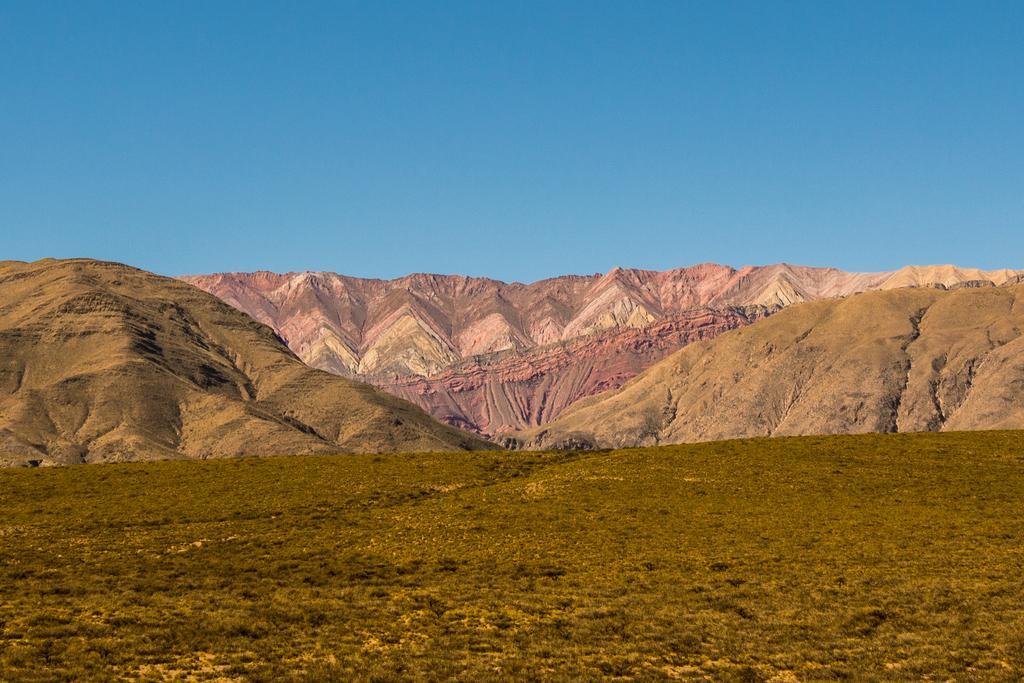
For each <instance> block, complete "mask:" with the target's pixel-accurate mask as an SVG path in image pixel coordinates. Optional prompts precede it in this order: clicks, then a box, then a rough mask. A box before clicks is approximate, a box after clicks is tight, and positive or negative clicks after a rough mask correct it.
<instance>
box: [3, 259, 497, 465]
mask: <svg viewBox="0 0 1024 683" xmlns="http://www.w3.org/2000/svg"><path fill="white" fill-rule="evenodd" d="M483 445H484V443H483V442H482V441H479V440H477V439H475V438H472V437H470V436H468V435H466V434H464V433H461V432H458V431H456V430H454V429H452V428H449V427H446V426H443V425H441V424H439V423H437V422H435V421H434V420H432V419H430V418H429V417H428V416H427V415H426V414H425V413H423V412H422V411H420V410H419V409H417V408H415V407H414V406H412V405H411V404H409V403H407V402H405V401H402V400H399V399H396V398H393V397H391V396H388V395H387V394H384V393H383V392H381V391H379V390H377V389H374V388H372V387H369V386H366V385H362V384H358V383H356V382H353V381H350V380H346V379H342V378H340V377H336V376H334V375H331V374H328V373H326V372H321V371H318V370H312V369H310V368H309V367H307V366H305V365H304V364H303V363H302V362H301V361H299V359H298V358H296V357H295V355H294V354H293V353H292V352H291V351H289V350H288V348H287V347H286V346H285V345H284V343H283V342H282V341H281V340H280V339H279V338H277V337H276V336H275V335H274V333H273V332H272V331H271V329H270V328H268V327H266V326H264V325H262V324H260V323H257V322H255V321H254V320H252V319H251V318H249V317H248V316H247V315H245V314H243V313H241V312H239V311H237V310H235V309H234V308H232V307H230V306H228V305H227V304H224V303H223V302H221V301H220V300H218V299H217V298H216V297H213V296H211V295H209V294H206V293H205V292H202V291H201V290H199V289H197V288H195V287H192V286H190V285H187V284H184V283H182V282H179V281H177V280H173V279H170V278H164V277H159V276H156V275H153V274H151V273H147V272H145V271H141V270H137V269H135V268H130V267H128V266H124V265H120V264H114V263H103V262H98V261H91V260H86V259H76V260H69V261H55V260H46V261H39V262H36V263H20V262H5V263H0V464H24V463H37V464H47V463H75V462H95V461H107V460H147V459H154V458H181V457H189V458H207V457H222V456H232V455H280V454H295V453H325V452H331V453H337V452H339V451H361V452H366V451H396V450H405V451H408V450H457V449H463V448H474V447H481V446H483Z"/></svg>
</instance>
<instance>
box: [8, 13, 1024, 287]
mask: <svg viewBox="0 0 1024 683" xmlns="http://www.w3.org/2000/svg"><path fill="white" fill-rule="evenodd" d="M44 256H61V257H63V256H92V257H96V258H104V259H112V260H118V261H125V262H128V263H131V264H133V265H137V266H140V267H143V268H147V269H150V270H154V271H157V272H160V273H164V274H181V273H199V272H211V271H219V270H255V269H270V270H305V269H312V270H334V271H339V272H344V273H350V274H354V275H363V276H376V277H393V276H397V275H401V274H404V273H408V272H413V271H432V272H445V273H451V272H458V273H466V274H471V275H489V276H493V277H499V278H503V279H519V280H526V281H529V280H534V279H538V278H541V277H546V276H550V275H557V274H562V273H570V272H576V273H591V272H597V271H605V270H607V269H609V268H610V267H612V266H614V265H622V266H634V267H645V268H657V269H664V268H671V267H676V266H681V265H687V264H692V263H698V262H703V261H717V262H723V263H730V264H733V265H742V264H747V263H769V262H776V261H788V262H793V263H806V264H811V265H835V266H838V267H842V268H847V269H860V270H882V269H889V268H894V267H897V266H899V265H902V264H905V263H946V262H954V263H959V264H963V265H973V266H982V267H1003V266H1006V267H1018V268H1024V3H1021V2H1006V3H989V2H966V1H965V2H957V3H947V2H939V1H932V2H910V1H906V2H878V3H876V2H866V1H859V2H839V1H836V2H817V1H815V2H749V3H748V2H739V3H733V2H664V3H662V2H625V1H619V2H601V1H599V0H588V1H586V2H568V1H564V2H562V1H559V2H547V3H539V2H538V3H533V2H511V1H510V2H467V3H460V2H453V1H445V2H436V3H428V2H409V3H403V2H377V1H374V2H364V3H344V2H329V3H315V2H298V3H287V2H272V3H262V2H255V1H250V2H226V1H225V2H187V1H186V2H111V1H107V2H96V3H94V2H88V1H84V0H76V1H75V2H67V3H62V2H48V1H40V2H34V1H30V0H25V1H24V2H10V1H8V0H0V259H3V258H13V259H36V258H40V257H44Z"/></svg>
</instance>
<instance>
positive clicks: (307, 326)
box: [182, 264, 1020, 437]
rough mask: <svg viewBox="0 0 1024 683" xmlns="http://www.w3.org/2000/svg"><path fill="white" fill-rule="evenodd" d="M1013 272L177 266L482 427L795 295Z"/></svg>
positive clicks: (446, 414)
mask: <svg viewBox="0 0 1024 683" xmlns="http://www.w3.org/2000/svg"><path fill="white" fill-rule="evenodd" d="M1019 277H1020V275H1019V273H1018V272H1017V271H1012V270H996V271H982V270H977V269H969V268H958V267H955V266H930V267H915V266H909V267H905V268H901V269H899V270H896V271H888V272H879V273H850V272H844V271H840V270H836V269H834V268H811V267H804V266H793V265H789V264H775V265H769V266H747V267H743V268H739V269H736V268H732V267H729V266H722V265H716V264H701V265H697V266H692V267H688V268H678V269H674V270H668V271H662V272H658V271H649V270H637V269H622V268H614V269H612V270H611V271H609V272H608V273H605V274H603V275H601V274H597V275H588V276H578V275H567V276H562V277H556V278H551V279H547V280H541V281H538V282H535V283H532V284H522V283H516V282H514V283H505V282H500V281H497V280H492V279H487V278H471V277H465V276H458V275H429V274H414V275H409V276H406V277H403V278H398V279H395V280H375V279H363V278H355V277H348V276H344V275H338V274H335V273H326V272H301V273H287V274H276V273H270V272H265V271H261V272H254V273H218V274H213V275H199V276H186V277H183V278H182V280H183V281H185V282H188V283H190V284H193V285H196V286H197V287H199V288H201V289H203V290H206V291H207V292H210V293H212V294H214V295H216V296H217V297H219V298H221V299H223V300H224V301H225V302H227V303H229V304H231V305H232V306H234V307H236V308H238V309H239V310H241V311H244V312H245V313H247V314H249V315H251V316H252V317H253V318H255V319H256V320H259V321H260V322H263V323H265V324H267V325H269V326H270V327H271V328H273V329H274V330H275V331H276V332H277V333H278V334H279V335H280V336H281V338H282V339H284V340H285V341H286V343H287V344H288V345H289V347H291V349H292V350H293V351H294V352H295V353H296V354H297V355H298V356H299V358H301V359H302V360H303V361H305V362H306V363H308V364H309V365H311V366H313V367H316V368H319V369H322V370H326V371H328V372H332V373H334V374H337V375H341V376H345V377H350V378H354V379H358V380H360V381H363V382H369V383H372V384H374V385H376V386H378V387H380V388H382V389H384V390H385V391H387V392H389V393H391V394H393V395H396V396H399V397H402V398H405V399H407V400H409V401H412V402H414V403H416V404H418V405H419V406H420V407H422V408H423V409H425V410H426V411H428V412H429V413H430V414H431V415H433V416H434V417H435V418H437V419H439V420H441V421H443V422H446V423H448V424H450V425H455V426H458V427H460V428H462V429H465V430H469V431H472V432H476V433H478V434H481V435H484V436H487V437H494V436H498V435H503V434H508V433H511V432H515V431H518V430H523V429H529V428H531V427H538V426H542V425H545V424H547V423H548V422H550V421H552V420H555V419H557V418H558V417H559V416H560V415H562V414H563V413H564V412H565V411H566V410H568V409H569V408H570V407H571V406H573V405H574V404H576V403H577V402H578V401H580V400H581V399H585V398H588V397H591V396H594V395H597V394H600V393H603V392H607V391H609V390H614V389H618V388H620V387H622V386H623V385H624V384H625V383H626V382H628V381H629V380H630V379H632V378H633V377H635V376H636V375H637V374H638V373H640V372H642V371H643V370H645V369H646V368H648V367H651V366H652V365H654V364H656V363H657V362H658V361H661V360H662V359H664V358H667V357H668V356H669V355H671V354H672V353H674V352H676V351H678V350H679V349H680V348H682V347H683V346H685V345H687V344H689V343H691V342H694V341H701V340H708V339H711V338H714V337H715V336H717V335H719V334H721V333H723V332H726V331H729V330H732V329H735V328H739V327H743V326H746V325H749V324H750V323H752V322H755V321H758V320H760V319H762V318H765V317H767V316H770V315H772V314H773V313H775V312H777V311H779V310H780V309H782V308H785V307H787V306H790V305H792V304H796V303H803V302H809V301H817V300H822V299H830V298H838V297H846V296H849V295H851V294H855V293H858V292H865V291H880V290H891V289H900V288H906V287H932V288H944V289H948V288H959V287H972V286H982V285H1004V284H1007V283H1008V282H1014V281H1016V280H1017V279H1018V278H1019Z"/></svg>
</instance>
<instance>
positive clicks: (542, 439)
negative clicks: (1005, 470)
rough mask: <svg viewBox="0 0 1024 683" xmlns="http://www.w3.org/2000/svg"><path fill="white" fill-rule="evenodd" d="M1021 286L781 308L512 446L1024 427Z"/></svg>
mask: <svg viewBox="0 0 1024 683" xmlns="http://www.w3.org/2000/svg"><path fill="white" fill-rule="evenodd" d="M1022 330H1024V284H1014V285H1004V286H1001V287H992V286H989V287H978V288H961V289H958V290H956V291H945V290H941V289H936V288H900V289H894V290H888V291H881V292H868V293H864V294H858V295H856V296H851V297H848V298H845V299H838V300H826V301H817V302H811V303H804V304H800V305H798V306H792V307H789V308H787V309H785V310H783V311H781V312H779V313H777V314H775V315H773V316H771V317H770V318H768V319H766V320H763V321H761V322H759V323H757V324H756V325H752V326H750V327H746V328H744V329H740V330H734V331H732V332H728V333H725V334H722V335H720V336H718V337H717V338H716V339H715V340H714V341H711V342H701V343H697V344H692V345H690V346H687V347H686V348H684V349H682V350H681V351H679V352H677V353H676V354H675V355H673V356H671V357H669V358H667V359H665V360H664V361H661V362H660V363H658V364H657V365H655V366H653V367H651V368H650V369H648V370H646V371H645V372H644V373H642V374H641V375H639V376H638V377H636V378H635V379H634V380H633V381H632V382H630V383H629V384H628V385H627V386H625V387H624V388H623V389H621V390H619V391H618V392H610V393H606V394H602V395H600V396H597V397H594V398H592V399H589V400H588V401H585V402H581V403H579V404H577V405H576V406H575V407H574V408H573V409H572V410H570V411H569V412H568V413H566V414H564V415H563V416H562V417H561V418H559V419H557V420H555V421H554V422H552V423H550V424H548V425H545V426H544V427H541V428H538V429H534V430H529V431H526V432H523V433H522V434H520V435H519V440H520V445H523V446H525V447H528V448H536V447H552V446H563V447H621V446H630V445H650V444H660V443H680V442H687V441H708V440H715V439H728V438H738V437H751V436H779V435H799V434H851V433H863V432H896V431H900V432H918V431H938V430H942V431H948V430H977V429H1021V428H1024V338H1022Z"/></svg>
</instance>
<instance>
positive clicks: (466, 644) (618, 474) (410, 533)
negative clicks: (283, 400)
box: [0, 432, 1024, 681]
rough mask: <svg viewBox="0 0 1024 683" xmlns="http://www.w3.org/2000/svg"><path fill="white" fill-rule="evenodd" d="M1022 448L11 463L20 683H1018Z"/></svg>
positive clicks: (5, 490)
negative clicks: (579, 682) (544, 682)
mask: <svg viewBox="0 0 1024 683" xmlns="http://www.w3.org/2000/svg"><path fill="white" fill-rule="evenodd" d="M1022 502H1024V434H1022V433H1020V432H987V433H973V434H940V435H934V434H920V435H913V434H912V435H886V436H879V435H869V436H848V437H803V438H786V439H761V440H745V441H730V442H717V443H707V444H699V445H688V446H670V447H659V448H649V449H636V450H621V451H611V452H591V453H573V454H567V453H562V454H558V453H482V454H481V453H460V454H453V455H443V454H431V455H420V454H414V455H389V456H337V457H334V456H332V457H324V456H319V457H316V456H311V457H296V458H268V459H257V458H251V459H235V460H217V461H207V462H153V463H139V464H123V465H88V466H75V467H66V468H56V469H35V470H6V471H0V679H2V680H12V681H13V680H38V681H49V680H107V679H111V680H113V679H124V678H142V679H151V680H163V679H175V678H177V679H186V678H190V679H192V680H207V679H210V680H213V679H229V680H230V679H237V680H257V681H272V680H273V681H277V680H284V681H289V680H294V681H305V680H310V681H312V680H318V681H319V680H327V681H330V680H339V681H340V680H353V679H355V680H395V679H430V680H437V679H442V678H446V677H454V678H462V679H464V680H474V681H477V680H501V679H508V678H510V677H511V678H532V679H537V678H539V679H548V680H567V679H581V678H582V679H594V678H614V677H621V678H637V679H664V678H686V679H689V678H703V677H707V678H712V679H715V680H742V681H755V680H772V679H774V680H823V679H855V680H863V679H865V678H867V679H873V680H877V679H881V680H886V679H891V680H906V679H908V678H909V679H921V678H931V679H935V680H946V679H949V678H953V679H964V680H1015V679H1020V678H1021V677H1022V676H1024V505H1022Z"/></svg>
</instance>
